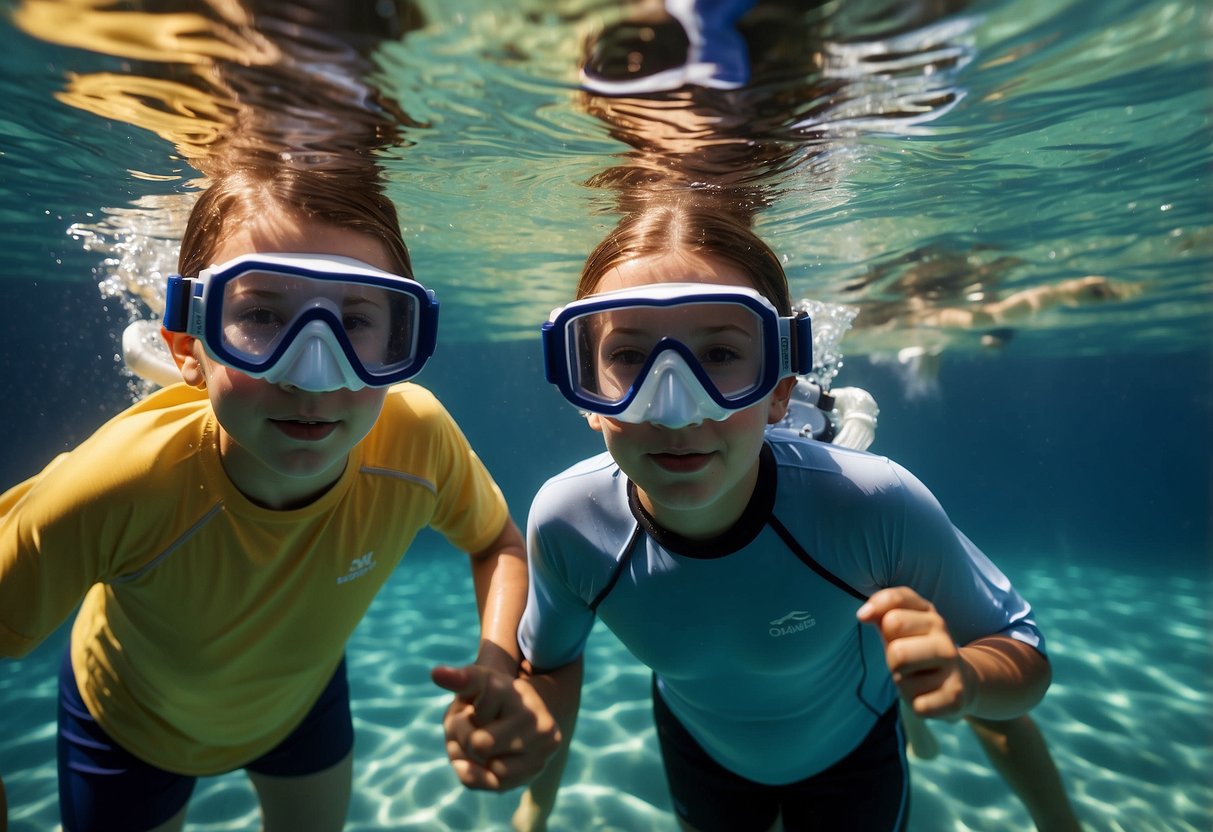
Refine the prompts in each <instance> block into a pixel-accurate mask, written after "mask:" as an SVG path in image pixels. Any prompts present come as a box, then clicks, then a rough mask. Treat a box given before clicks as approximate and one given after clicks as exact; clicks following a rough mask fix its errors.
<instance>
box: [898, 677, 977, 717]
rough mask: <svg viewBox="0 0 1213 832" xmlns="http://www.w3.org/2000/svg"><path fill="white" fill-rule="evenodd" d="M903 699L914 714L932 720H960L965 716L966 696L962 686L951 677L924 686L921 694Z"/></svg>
mask: <svg viewBox="0 0 1213 832" xmlns="http://www.w3.org/2000/svg"><path fill="white" fill-rule="evenodd" d="M902 698H903V699H906V700H907V701H908V702H909V703H910V707H911V708H912V709H913V711H914V713H916V714H918V715H919V716H923V717H929V718H931V719H952V720H954V719H959V718H961V717H962V716H963V715H964V696H963V690H962V688H961V686H960V685H959V684H958V683H956V682H955V681H954V680H953V679H952V678H951V677H950V676H945V677H944V678H943V680H942V682H941V681H939V680H938V679H937V680H935V681H934V682H933V683H928V684H926V685H924V689H923V690H922V691H921V692H920V693H916V694H914V695H913V696H907V695H906V694H905V693H904V692H903V693H902Z"/></svg>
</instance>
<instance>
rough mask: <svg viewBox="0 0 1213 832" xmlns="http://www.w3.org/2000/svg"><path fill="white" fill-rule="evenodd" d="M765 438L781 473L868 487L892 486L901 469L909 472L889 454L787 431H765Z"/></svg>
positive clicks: (782, 474) (899, 477)
mask: <svg viewBox="0 0 1213 832" xmlns="http://www.w3.org/2000/svg"><path fill="white" fill-rule="evenodd" d="M766 438H767V445H768V446H770V448H771V451H772V453H773V455H774V457H775V463H776V465H778V467H779V473H780V475H781V476H789V475H790V476H805V477H812V478H815V479H818V480H822V481H829V480H837V481H839V482H853V483H856V484H861V485H864V486H866V487H869V488H871V487H882V486H894V485H896V484H897V483H898V482H899V481H900V479H901V475H902V474H903V473H908V472H905V469H904V468H902V467H901V466H900V465H898V464H897V463H895V462H893V461H892V460H891V459H889V458H888V457H884V456H878V455H876V454H872V453H868V452H867V451H856V450H853V449H851V448H841V447H838V446H837V445H831V444H829V443H827V442H819V441H817V440H816V439H807V438H805V437H802V436H799V435H798V434H793V433H791V432H790V431H783V430H772V431H768V432H767V437H766Z"/></svg>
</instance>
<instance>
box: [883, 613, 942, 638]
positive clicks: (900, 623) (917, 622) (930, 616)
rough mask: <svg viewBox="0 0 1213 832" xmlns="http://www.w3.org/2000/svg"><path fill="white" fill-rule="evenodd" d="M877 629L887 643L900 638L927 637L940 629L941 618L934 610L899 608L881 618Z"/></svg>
mask: <svg viewBox="0 0 1213 832" xmlns="http://www.w3.org/2000/svg"><path fill="white" fill-rule="evenodd" d="M876 627H877V628H878V629H879V630H880V634H881V635H882V636H883V637H884V640H885V641H886V642H889V641H893V640H895V639H899V638H913V637H916V636H926V635H928V634H930V633H932V632H934V631H935V630H937V629H939V616H938V614H937V613H936V612H935V611H934V610H926V611H924V610H913V609H904V608H902V607H898V608H896V609H892V610H889V611H888V612H886V613H885V614H884V615H883V616H881V618H880V620H879V622H876Z"/></svg>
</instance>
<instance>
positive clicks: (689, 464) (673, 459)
mask: <svg viewBox="0 0 1213 832" xmlns="http://www.w3.org/2000/svg"><path fill="white" fill-rule="evenodd" d="M650 458H651V459H652V460H653V462H654V463H655V464H656V465H657V467H658V468H661V469H662V470H665V471H669V472H671V473H675V474H692V473H694V472H696V471H699V470H700V469H702V468H703V467H705V466H706V465H707V464H708V462H709V461H710V460H711V458H712V455H711V454H699V453H660V454H650Z"/></svg>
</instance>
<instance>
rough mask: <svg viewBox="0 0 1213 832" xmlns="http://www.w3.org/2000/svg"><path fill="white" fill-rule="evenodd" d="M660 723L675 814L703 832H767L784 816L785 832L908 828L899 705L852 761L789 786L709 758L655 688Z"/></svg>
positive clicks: (907, 789) (656, 715) (870, 734)
mask: <svg viewBox="0 0 1213 832" xmlns="http://www.w3.org/2000/svg"><path fill="white" fill-rule="evenodd" d="M653 719H654V721H655V722H656V725H657V737H658V740H659V741H660V743H661V758H662V760H663V761H664V763H665V773H666V779H667V780H668V781H669V784H670V795H671V797H672V798H673V801H674V809H675V811H676V812H677V813H678V816H679V817H681V818H682V819H683V820H684V821H685V822H686V823H688V824H690V825H691V826H692V827H693V828H695V829H696V830H699V832H717V830H719V832H749V830H754V832H765V830H767V829H770V828H771V826H772V824H774V823H775V819H776V818H778V817H779V816H780V815H781V814H782V817H783V828H784V830H785V832H801V830H814V829H820V830H838V829H846V830H848V832H866V830H872V832H890V830H904V829H905V827H906V820H907V816H908V814H909V806H910V772H909V768H908V766H907V765H906V759H905V742H904V740H903V738H902V733H901V723H900V720H899V717H898V713H897V706H896V705H894V706H893V707H892V708H890V709H889V710H888V711H887V712H885V714H884V715H883V716H882V717H880V719H878V720H877V721H876V724H875V725H874V726H873V727H872V730H871V731H869V732H868V735H867V736H866V737H865V738H864V740H863V742H861V743H860V744H859V746H858V747H857V748H856V749H855V750H854V751H852V752H851V753H850V754H848V755H847V756H846V757H844V758H842V759H841V760H839V761H838V762H837V763H835V764H834V765H832V766H830V767H829V768H828V769H826V770H825V771H822V772H819V773H818V774H815V775H813V776H812V777H809V778H806V779H804V780H801V781H799V782H796V783H788V784H787V785H783V786H768V785H766V784H763V783H756V782H754V781H753V780H747V779H746V778H744V777H741V776H740V775H737V774H734V773H733V772H731V771H729V770H728V769H726V768H725V767H724V766H722V765H720V763H718V762H716V761H715V760H713V759H712V758H711V757H710V756H708V753H707V752H706V751H704V750H703V747H702V746H700V745H699V743H698V742H696V741H695V738H694V737H692V736H691V735H690V733H689V732H688V731H687V730H686V728H684V727H683V725H682V723H680V722H679V721H678V718H677V717H675V716H674V714H673V713H672V712H671V711H670V709H669V707H668V706H667V705H666V703H665V702H664V701H663V700H662V698H661V694H659V693H658V692H657V685H656V682H655V681H654V684H653Z"/></svg>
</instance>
